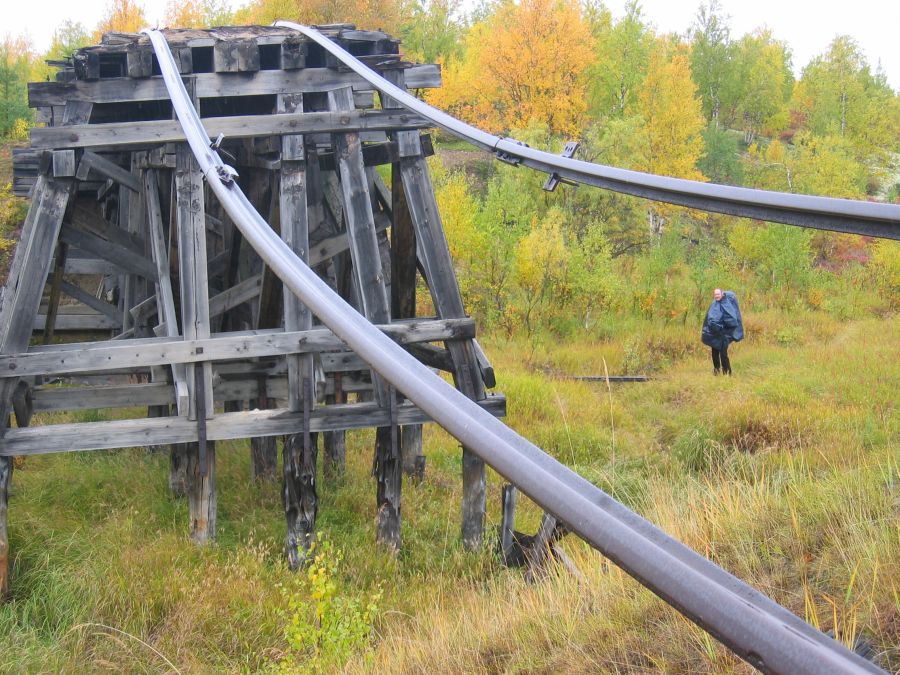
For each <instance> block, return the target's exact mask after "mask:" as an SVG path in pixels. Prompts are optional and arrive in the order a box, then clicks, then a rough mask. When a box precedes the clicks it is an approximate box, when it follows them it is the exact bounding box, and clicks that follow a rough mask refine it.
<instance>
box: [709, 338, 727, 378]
mask: <svg viewBox="0 0 900 675" xmlns="http://www.w3.org/2000/svg"><path fill="white" fill-rule="evenodd" d="M711 349H712V361H713V369H714V370H713V372H714V373H715V374H716V375H718V374H719V370H720V369H721V372H723V373H725V374H726V375H731V361H729V360H728V345H725V348H724V349H716V348H715V347H712V348H711Z"/></svg>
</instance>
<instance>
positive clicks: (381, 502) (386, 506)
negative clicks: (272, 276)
mask: <svg viewBox="0 0 900 675" xmlns="http://www.w3.org/2000/svg"><path fill="white" fill-rule="evenodd" d="M328 101H329V107H330V108H331V110H333V111H340V112H344V111H352V110H353V93H352V91H351V90H350V89H349V88H343V89H336V90H334V91H331V92H329V93H328ZM333 142H334V154H335V157H336V158H337V164H338V170H339V173H340V178H341V192H342V196H343V207H344V219H345V225H346V230H347V236H348V237H349V240H350V259H351V261H352V263H353V276H354V280H355V282H356V290H357V292H358V293H359V297H360V303H361V305H362V313H363V314H364V315H365V317H366V318H367V319H369V321H371V322H373V323H388V322H389V321H390V319H391V310H390V304H389V301H388V296H387V289H386V287H385V273H384V270H383V269H382V264H381V254H380V251H379V246H378V236H377V235H376V233H375V216H374V212H373V208H372V198H371V194H370V192H369V187H368V178H367V176H366V169H365V165H364V163H363V154H362V144H361V142H360V139H359V134H356V133H342V134H335V136H334V141H333ZM372 383H373V385H374V387H375V399H376V401H378V403H379V404H381V405H385V406H387V407H388V409H389V410H390V411H392V412H393V411H394V410H395V409H396V401H395V396H396V395H395V393H394V391H393V388H391V387H388V386H386V385H385V383H384V382H383V381H382V380H381V378H380V377H378V376H377V375H376V374H375V373H374V372H373V373H372ZM389 420H390V426H389V427H387V428H380V429H378V431H377V432H376V441H375V473H376V481H377V491H376V492H377V493H376V502H377V504H376V508H377V516H376V539H377V541H378V542H379V543H380V544H382V545H384V546H387V547H389V548H391V549H393V550H399V548H400V500H401V496H400V488H401V479H400V477H401V467H400V457H399V448H398V443H399V432H398V429H397V426H396V420H395V419H394V416H393V415H391V416H390V417H389Z"/></svg>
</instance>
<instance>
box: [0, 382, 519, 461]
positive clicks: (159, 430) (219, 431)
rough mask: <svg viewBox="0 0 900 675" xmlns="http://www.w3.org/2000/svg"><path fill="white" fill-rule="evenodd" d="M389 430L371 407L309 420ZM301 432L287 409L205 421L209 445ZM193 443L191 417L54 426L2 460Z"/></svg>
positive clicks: (322, 426)
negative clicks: (13, 457) (236, 439)
mask: <svg viewBox="0 0 900 675" xmlns="http://www.w3.org/2000/svg"><path fill="white" fill-rule="evenodd" d="M478 405H480V406H481V407H482V408H484V409H485V410H487V411H488V412H490V413H491V414H493V415H496V416H497V417H502V416H504V415H505V414H506V397H504V396H503V395H502V394H495V395H492V396H489V397H488V398H486V399H484V400H482V401H478ZM429 421H431V420H430V418H429V417H428V416H427V415H425V413H423V412H422V411H421V410H419V409H418V408H417V407H416V406H414V405H413V404H412V403H409V402H404V403H401V404H399V405H398V406H397V408H396V418H395V422H396V423H397V424H400V425H405V424H422V423H424V422H429ZM390 424H391V414H390V411H389V410H388V409H387V408H381V407H379V406H378V405H377V404H375V403H371V402H367V403H346V404H336V405H329V406H326V407H324V408H319V409H318V410H315V411H313V412H312V413H311V414H310V417H309V430H310V431H314V432H319V431H340V430H344V429H361V428H365V427H384V426H389V425H390ZM303 428H304V425H303V413H302V412H296V413H292V412H290V411H289V410H287V409H283V408H282V409H274V410H250V411H245V412H237V413H221V414H217V415H213V416H212V417H211V418H209V419H207V420H206V437H207V439H208V440H210V441H225V440H230V439H235V438H253V437H258V436H282V435H285V434H295V433H298V432H300V431H301V430H302V429H303ZM195 442H197V422H196V420H193V421H192V420H189V419H188V418H187V417H155V418H150V419H140V420H115V421H111V422H84V423H79V424H54V425H51V426H44V427H40V426H34V427H26V428H24V429H10V430H9V431H7V432H6V436H5V437H4V438H2V439H0V456H17V455H43V454H49V453H53V452H72V451H75V450H109V449H114V448H129V447H135V446H144V445H165V444H169V443H195Z"/></svg>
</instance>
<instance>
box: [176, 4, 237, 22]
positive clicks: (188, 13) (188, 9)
mask: <svg viewBox="0 0 900 675" xmlns="http://www.w3.org/2000/svg"><path fill="white" fill-rule="evenodd" d="M233 16H234V14H233V12H232V11H231V9H230V7H229V6H228V2H227V0H169V2H168V3H167V4H166V23H167V24H168V25H169V26H171V27H172V28H203V27H207V26H225V25H227V24H229V23H231V22H232V19H233Z"/></svg>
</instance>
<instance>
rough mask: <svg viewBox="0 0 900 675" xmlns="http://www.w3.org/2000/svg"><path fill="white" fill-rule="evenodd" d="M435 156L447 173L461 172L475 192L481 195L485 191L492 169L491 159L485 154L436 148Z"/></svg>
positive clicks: (476, 151) (475, 151)
mask: <svg viewBox="0 0 900 675" xmlns="http://www.w3.org/2000/svg"><path fill="white" fill-rule="evenodd" d="M436 154H437V156H438V157H439V158H440V160H441V162H442V163H443V165H444V167H445V168H446V169H447V170H448V171H462V172H463V173H464V174H466V178H467V179H468V183H469V185H470V186H471V187H472V188H473V189H474V190H475V191H476V192H478V193H483V192H484V191H485V190H486V189H487V182H488V179H489V178H490V175H491V168H492V167H491V158H490V156H489V155H488V154H487V153H484V152H481V151H479V150H454V149H450V148H441V147H438V148H437V149H436Z"/></svg>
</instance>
